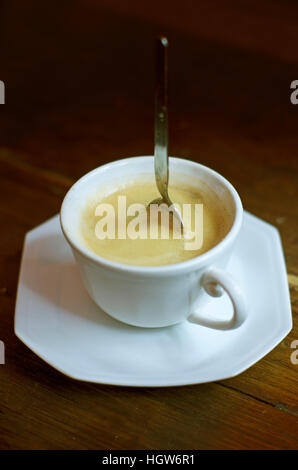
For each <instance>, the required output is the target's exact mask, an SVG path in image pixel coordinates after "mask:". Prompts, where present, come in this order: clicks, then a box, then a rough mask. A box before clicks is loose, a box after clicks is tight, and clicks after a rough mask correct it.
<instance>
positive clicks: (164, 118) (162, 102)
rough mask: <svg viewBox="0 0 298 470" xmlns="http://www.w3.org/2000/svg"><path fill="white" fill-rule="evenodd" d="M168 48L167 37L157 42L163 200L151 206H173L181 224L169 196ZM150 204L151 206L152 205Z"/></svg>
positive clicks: (158, 171)
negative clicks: (163, 204)
mask: <svg viewBox="0 0 298 470" xmlns="http://www.w3.org/2000/svg"><path fill="white" fill-rule="evenodd" d="M168 47H169V42H168V39H167V38H166V37H165V36H161V37H159V38H158V39H157V41H156V87H155V126H154V142H155V147H154V169H155V181H156V186H157V189H158V191H159V192H160V195H161V198H158V199H155V200H154V201H151V202H150V204H162V203H165V204H166V205H167V206H171V210H172V212H173V215H175V216H176V217H177V218H178V219H179V221H180V222H181V225H182V228H183V227H184V226H183V220H182V217H181V215H180V213H179V212H178V210H177V209H176V207H175V206H174V204H173V202H172V201H171V199H170V197H169V194H168V184H169V157H168ZM150 204H149V205H150Z"/></svg>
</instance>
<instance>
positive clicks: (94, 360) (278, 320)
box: [15, 213, 292, 387]
mask: <svg viewBox="0 0 298 470" xmlns="http://www.w3.org/2000/svg"><path fill="white" fill-rule="evenodd" d="M228 270H229V271H230V272H231V273H232V275H234V277H235V278H236V279H237V280H238V282H239V283H240V285H241V286H242V288H243V289H244V291H245V293H246V296H247V300H248V306H249V318H248V320H247V322H246V323H245V324H244V325H242V326H241V327H240V328H239V329H236V330H232V331H217V330H212V329H209V328H205V327H202V326H198V325H194V324H192V323H189V322H187V321H185V322H184V323H182V324H180V325H175V326H172V327H168V328H159V329H141V328H136V327H131V326H128V325H124V324H122V323H120V322H118V321H116V320H113V319H112V318H111V317H109V316H108V315H107V314H105V313H104V312H103V311H102V310H100V309H99V308H98V307H97V306H96V305H95V304H94V303H93V301H92V300H91V299H90V298H89V296H88V294H87V293H86V291H85V289H84V287H83V285H82V283H81V280H80V278H79V275H78V271H77V269H76V266H75V263H74V259H73V256H72V252H71V250H70V248H69V247H68V245H67V243H66V242H65V240H64V238H63V235H62V233H61V230H60V224H59V218H58V216H56V217H54V218H52V219H50V220H48V221H47V222H45V223H44V224H42V225H40V226H39V227H37V228H35V229H34V230H32V231H31V232H29V233H28V234H27V236H26V239H25V244H24V251H23V259H22V265H21V272H20V280H19V287H18V295H17V304H16V313H15V333H16V335H17V336H18V337H19V338H20V339H21V340H22V341H23V342H24V343H25V344H26V345H27V346H28V347H29V348H30V349H31V350H32V351H34V352H35V353H36V354H37V355H38V356H39V357H41V358H42V359H43V360H45V361H46V362H47V363H48V364H50V365H51V366H53V367H55V368H56V369H58V370H59V371H61V372H62V373H64V374H66V375H68V376H70V377H73V378H75V379H78V380H85V381H89V382H98V383H106V384H113V385H128V386H138V387H140V386H150V387H159V386H162V387H163V386H175V385H186V384H195V383H203V382H211V381H214V380H221V379H225V378H228V377H231V376H235V375H237V374H239V373H240V372H242V371H244V370H245V369H247V368H248V367H250V366H251V365H253V364H254V363H255V362H257V361H258V360H260V359H261V358H262V357H264V356H265V355H266V354H267V353H268V352H269V351H270V350H272V349H273V348H274V347H275V346H276V345H277V344H278V343H279V342H280V341H281V340H282V339H283V338H284V337H285V336H286V335H287V334H288V333H289V331H290V330H291V328H292V315H291V307H290V299H289V291H288V283H287V276H286V269H285V263H284V258H283V253H282V247H281V242H280V238H279V234H278V231H277V230H276V229H275V228H274V227H273V226H271V225H269V224H267V223H266V222H263V221H262V220H260V219H258V218H256V217H254V216H252V215H250V214H248V213H245V216H244V223H243V228H242V232H241V235H240V237H239V240H238V242H237V246H236V249H235V252H234V254H233V257H232V259H231V262H230V265H229V267H228ZM225 297H226V296H223V297H222V298H220V299H218V298H216V299H212V300H211V303H210V305H208V309H209V308H210V309H211V308H212V309H214V310H215V309H216V312H222V311H223V310H225V311H227V310H228V309H229V308H230V305H229V303H228V300H227V299H226V298H225Z"/></svg>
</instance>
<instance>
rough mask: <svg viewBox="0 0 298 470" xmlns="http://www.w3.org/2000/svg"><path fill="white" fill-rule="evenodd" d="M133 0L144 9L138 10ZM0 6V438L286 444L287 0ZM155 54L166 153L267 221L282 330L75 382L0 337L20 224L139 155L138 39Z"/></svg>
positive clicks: (184, 445) (292, 199)
mask: <svg viewBox="0 0 298 470" xmlns="http://www.w3.org/2000/svg"><path fill="white" fill-rule="evenodd" d="M144 3H145V5H146V6H144ZM198 3H199V4H198V5H197V6H195V5H196V2H191V1H188V0H184V1H183V2H178V1H177V2H171V1H166V2H160V0H151V2H148V3H147V4H146V2H139V1H137V0H134V1H130V2H121V1H120V0H119V1H116V0H103V1H95V0H94V1H92V0H84V1H83V0H77V1H64V0H63V1H60V2H57V3H53V2H47V3H46V2H38V1H33V0H27V1H26V2H24V1H23V2H22V1H20V0H2V2H1V4H0V79H1V80H3V81H4V82H5V85H6V104H5V105H4V106H3V105H2V106H0V166H1V184H0V191H1V198H0V211H1V219H0V220H1V244H0V259H1V263H0V273H1V276H0V279H1V285H0V302H1V304H0V305H1V316H0V338H1V339H2V341H4V343H5V348H6V364H5V365H2V366H0V447H1V448H2V449H92V448H97V449H104V448H107V449H139V448H144V449H204V448H205V449H233V448H237V449H253V448H258V449H294V448H297V440H298V397H297V395H298V384H297V374H298V365H295V364H293V363H291V361H290V355H291V353H292V352H293V349H291V343H292V341H293V340H297V339H298V235H297V233H298V224H297V216H298V209H297V198H298V188H297V183H298V158H297V155H298V136H297V129H298V106H294V105H292V104H291V102H290V83H291V82H292V81H293V80H295V79H298V53H297V43H298V27H297V26H298V6H297V4H295V3H294V2H290V1H282V0H278V1H277V0H276V1H273V0H271V1H270V0H262V1H259V0H250V1H248V0H247V1H240V2H239V1H236V0H235V1H232V0H227V1H226V2H221V1H220V0H215V1H213V2H208V1H201V2H198ZM160 32H162V33H164V34H167V35H168V37H169V39H170V42H171V55H170V82H171V90H170V151H171V154H172V155H176V156H183V157H187V158H190V159H192V160H196V161H199V162H201V163H203V164H206V165H208V166H210V167H211V168H214V169H215V170H217V171H219V172H220V173H222V174H223V175H224V176H226V177H227V178H228V179H229V180H230V181H231V182H232V183H233V184H234V185H235V187H236V188H237V189H238V191H239V193H240V195H241V197H242V200H243V204H244V206H245V209H246V210H248V211H250V212H251V213H253V214H255V215H257V216H259V217H261V218H263V219H264V220H266V221H268V222H269V223H271V224H273V225H275V226H277V227H278V228H279V230H280V233H281V236H282V240H283V246H284V251H285V256H286V262H287V269H288V273H289V280H290V289H291V299H292V309H293V320H294V328H293V330H292V332H291V333H290V335H289V336H288V337H287V338H286V339H285V340H284V341H282V342H281V344H280V345H279V346H278V347H276V348H275V349H274V350H273V351H272V352H271V353H270V354H268V355H267V356H266V357H265V358H264V359H262V360H261V361H259V362H258V363H257V364H256V365H254V366H253V367H251V368H250V369H249V370H247V371H246V372H244V373H242V374H241V375H239V376H238V377H235V378H232V379H229V380H224V381H222V382H218V383H210V384H204V385H197V386H187V387H181V388H179V387H177V388H168V389H162V388H160V389H134V388H117V387H110V386H102V385H95V384H88V383H80V382H76V381H74V380H71V379H69V378H67V377H64V376H63V375H62V374H60V373H58V372H57V371H56V370H54V369H52V368H51V367H50V366H48V365H47V364H45V363H44V362H43V361H42V360H40V359H39V358H38V357H37V356H36V355H35V354H33V353H32V352H31V351H30V350H29V349H28V348H26V347H25V346H24V345H23V344H22V343H21V342H20V341H19V340H18V339H17V338H16V337H15V335H14V331H13V320H14V306H15V296H16V289H17V282H18V272H19V266H20V257H21V252H22V244H23V239H24V235H25V233H26V232H27V231H28V230H30V229H32V228H33V227H35V226H36V225H38V224H39V223H41V222H43V221H45V220H46V219H47V218H49V217H51V216H53V215H54V214H56V213H57V212H58V211H59V208H60V204H61V201H62V198H63V196H64V194H65V193H66V191H67V189H68V188H69V187H70V185H71V184H72V183H73V182H74V181H75V180H76V179H77V178H78V177H80V176H81V175H83V174H84V173H86V172H88V171H89V170H91V169H92V168H95V167H96V166H98V165H100V164H102V163H104V162H109V161H112V160H114V159H118V158H121V157H126V156H131V155H147V154H152V151H153V76H154V66H153V64H154V47H153V44H154V42H153V41H154V37H155V35H156V34H157V33H160Z"/></svg>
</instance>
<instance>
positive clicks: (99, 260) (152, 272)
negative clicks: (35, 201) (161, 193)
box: [60, 155, 243, 277]
mask: <svg viewBox="0 0 298 470" xmlns="http://www.w3.org/2000/svg"><path fill="white" fill-rule="evenodd" d="M148 157H149V158H154V157H153V156H152V155H144V156H134V157H127V158H123V159H119V160H114V161H112V162H109V163H106V164H104V165H100V166H99V167H97V168H95V169H93V170H91V171H89V172H88V173H86V174H85V175H83V176H82V177H81V178H79V179H78V180H77V181H76V182H75V183H74V184H73V185H72V186H71V187H70V188H69V190H68V191H67V193H66V195H65V197H64V199H63V201H62V205H61V210H60V225H61V229H62V232H63V235H64V237H65V238H66V240H67V242H68V243H69V245H70V246H71V247H72V249H74V250H76V251H78V252H79V253H80V254H81V255H82V256H83V257H85V258H87V259H88V260H90V261H92V262H93V263H95V264H96V265H99V266H101V267H103V268H106V269H109V270H112V271H117V272H122V273H127V274H132V275H134V274H136V275H142V276H148V277H152V276H157V277H164V276H168V275H171V276H172V275H178V274H183V273H187V272H192V271H196V270H198V269H200V268H202V267H203V266H204V265H206V264H207V263H208V264H212V263H213V262H214V260H215V258H216V257H217V256H218V255H219V254H220V253H221V252H223V251H225V250H226V249H227V248H228V247H229V246H230V245H231V244H232V243H233V241H234V240H235V238H236V236H237V234H238V232H239V230H240V228H241V224H242V219H243V207H242V202H241V199H240V197H239V195H238V193H237V191H236V189H235V188H234V186H233V185H232V184H231V183H230V182H229V181H228V180H227V179H226V178H225V177H224V176H222V175H221V174H220V173H217V172H216V171H215V170H212V169H211V168H209V167H207V166H205V165H202V164H201V163H197V162H195V161H193V160H187V159H185V158H178V157H169V159H170V161H171V160H172V161H177V162H180V163H183V164H184V165H187V166H196V167H200V168H202V169H203V170H205V171H207V172H208V173H209V174H211V175H212V176H213V177H215V178H216V179H217V180H218V181H220V182H221V183H222V184H223V185H224V186H225V187H226V188H227V189H228V190H229V192H230V194H231V195H232V197H233V200H234V203H235V218H234V221H233V224H232V227H231V228H230V230H229V231H228V233H227V234H226V235H225V236H224V238H223V239H222V240H221V241H220V242H219V243H218V244H217V245H215V246H214V247H213V248H211V249H210V250H208V251H206V252H205V253H203V254H201V255H199V256H196V257H194V258H191V259H189V260H186V261H181V262H180V263H173V264H167V265H161V266H138V265H130V264H124V263H119V262H117V261H111V260H108V259H106V258H103V257H101V256H99V255H97V254H95V253H93V252H92V251H91V250H88V249H87V248H85V247H84V246H83V245H81V244H80V243H79V242H78V241H77V240H76V238H75V236H72V234H71V233H69V232H68V231H67V230H66V229H65V226H64V214H65V212H66V210H67V209H66V202H67V200H68V199H69V197H70V195H71V193H72V192H73V191H74V190H75V189H76V187H77V186H78V185H80V184H82V183H83V182H84V181H85V180H86V181H87V180H88V178H89V177H91V176H92V175H94V174H95V173H99V172H100V173H101V172H103V171H107V170H109V169H110V168H111V167H113V166H115V167H117V166H122V165H125V164H129V163H133V162H134V161H136V160H142V159H148Z"/></svg>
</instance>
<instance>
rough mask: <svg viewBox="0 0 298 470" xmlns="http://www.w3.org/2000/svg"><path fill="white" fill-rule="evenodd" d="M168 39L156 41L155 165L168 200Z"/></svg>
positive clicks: (160, 184)
mask: <svg viewBox="0 0 298 470" xmlns="http://www.w3.org/2000/svg"><path fill="white" fill-rule="evenodd" d="M168 46H169V43H168V40H167V38H166V37H165V36H161V37H159V38H158V39H157V41H156V84H155V132H154V143H155V147H154V166H155V179H156V185H157V187H158V190H159V192H160V193H161V195H162V197H163V198H164V200H165V201H167V200H168V179H169V165H168Z"/></svg>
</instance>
